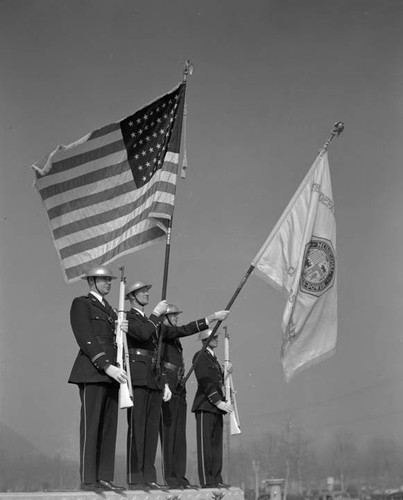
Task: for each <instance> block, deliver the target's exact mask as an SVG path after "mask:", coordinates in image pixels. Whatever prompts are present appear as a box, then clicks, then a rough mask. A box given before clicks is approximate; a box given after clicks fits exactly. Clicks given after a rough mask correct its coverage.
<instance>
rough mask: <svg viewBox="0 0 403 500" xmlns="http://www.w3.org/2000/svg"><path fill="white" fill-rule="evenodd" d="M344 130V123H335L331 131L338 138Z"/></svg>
mask: <svg viewBox="0 0 403 500" xmlns="http://www.w3.org/2000/svg"><path fill="white" fill-rule="evenodd" d="M343 130H344V123H343V122H337V123H335V124H334V127H333V131H334V132H335V133H336V135H337V136H339V135H340V134H341V133H342V132H343Z"/></svg>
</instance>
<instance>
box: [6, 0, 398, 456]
mask: <svg viewBox="0 0 403 500" xmlns="http://www.w3.org/2000/svg"><path fill="white" fill-rule="evenodd" d="M402 46H403V2H402V1H401V0H354V1H351V0H305V1H301V0H262V1H253V0H248V1H246V0H245V1H240V0H221V1H220V2H217V1H215V0H211V1H210V0H204V1H196V0H181V1H178V0H172V1H170V2H167V1H166V0H160V1H153V0H151V1H147V2H140V1H136V0H130V1H129V0H113V1H112V0H110V1H105V0H93V1H90V0H69V1H63V0H59V1H54V0H52V1H51V0H38V1H30V2H26V1H22V0H0V60H1V68H2V71H1V82H0V124H1V129H0V151H1V154H0V161H1V170H0V175H1V183H0V190H1V196H0V238H1V240H0V241H1V247H0V249H1V261H0V272H1V300H0V308H1V309H0V318H1V320H0V321H1V339H0V404H1V409H0V412H1V413H0V421H1V422H3V423H5V424H7V425H9V426H11V427H12V428H13V429H14V430H15V431H16V432H18V433H20V434H21V435H22V436H24V437H26V438H28V439H29V440H30V441H31V442H32V443H33V444H34V445H35V446H37V447H38V448H39V449H40V450H41V451H45V452H46V453H49V454H54V453H57V452H61V453H63V454H65V455H67V456H70V457H74V458H76V457H77V456H78V425H79V398H78V390H77V388H76V387H75V386H72V385H68V384H67V379H68V376H69V373H70V369H71V366H72V364H73V361H74V359H75V356H76V353H77V345H76V343H75V340H74V337H73V334H72V332H71V329H70V325H69V309H70V304H71V301H72V299H73V298H74V297H75V296H77V295H81V294H85V293H86V292H87V290H86V286H85V283H84V282H82V281H80V282H77V283H74V284H70V285H67V284H66V283H65V282H64V281H63V275H62V271H61V268H60V264H59V261H58V257H57V254H56V251H55V249H54V246H53V242H52V239H51V234H50V230H49V227H48V222H47V219H46V213H45V210H44V207H43V206H42V203H41V200H40V197H39V195H38V193H37V192H36V191H35V190H34V189H33V187H32V184H33V180H34V176H33V173H32V171H31V170H30V168H29V167H30V165H31V164H32V163H34V162H35V161H37V160H39V159H41V158H42V157H43V156H44V155H45V154H46V153H48V152H49V151H50V150H53V149H54V148H55V147H56V145H58V144H69V143H70V142H73V141H74V140H76V139H78V138H80V137H82V136H83V135H85V134H86V133H88V132H90V131H92V130H95V129H96V128H98V127H100V126H102V125H105V124H107V123H110V122H112V121H115V120H118V119H120V118H123V117H125V116H127V115H129V114H131V113H133V112H134V111H136V110H137V109H139V108H140V107H142V106H143V105H144V104H146V103H148V102H150V101H151V100H153V99H155V98H156V97H158V96H160V95H161V94H164V93H165V92H167V91H169V90H170V89H172V88H173V87H174V86H175V85H176V84H177V83H178V82H179V81H181V79H182V71H183V66H184V62H185V60H186V59H187V58H189V59H191V61H192V62H193V64H194V73H193V76H192V77H191V78H189V80H188V88H187V105H188V118H187V148H188V163H189V168H188V174H187V178H186V180H179V182H178V189H177V198H176V205H175V217H174V226H173V238H172V249H171V262H170V274H169V282H168V300H169V301H170V302H174V303H176V304H178V305H179V306H180V307H181V308H182V309H183V310H184V313H183V315H182V317H181V320H182V323H185V322H188V321H191V320H193V319H196V318H199V317H203V316H205V315H207V314H209V313H211V312H214V311H215V310H218V309H223V308H224V307H225V306H226V304H227V303H228V301H229V299H230V298H231V296H232V294H233V292H234V291H235V289H236V287H237V286H238V284H239V282H240V280H241V278H242V276H243V275H244V273H245V271H246V270H247V268H248V267H249V265H250V262H251V260H252V259H253V257H254V256H255V254H256V253H257V251H258V250H259V248H260V246H261V245H262V243H263V241H264V240H265V239H266V237H267V236H268V234H269V232H270V231H271V229H272V228H273V226H274V225H275V223H276V222H277V220H278V218H279V217H280V215H281V213H282V211H283V210H284V208H285V207H286V205H287V203H288V202H289V200H290V198H291V197H292V195H293V193H294V192H295V190H296V189H297V187H298V185H299V183H300V182H301V181H302V179H303V177H304V175H305V174H306V172H307V170H308V169H309V167H310V166H311V164H312V162H313V160H314V158H315V156H316V154H317V151H318V149H319V148H320V147H321V146H322V144H323V143H324V141H325V140H326V139H327V138H328V136H329V134H330V132H331V130H332V128H333V124H334V123H335V122H337V121H343V122H344V123H345V131H344V133H343V134H342V135H341V136H340V137H339V138H338V139H335V140H334V141H333V142H332V144H331V146H330V148H329V163H330V169H331V176H332V184H333V196H334V202H335V216H336V225H337V252H338V296H339V310H338V317H339V331H338V341H337V349H336V353H335V355H334V356H333V357H332V358H330V359H328V360H326V361H323V362H321V363H320V364H318V365H316V366H314V367H311V368H309V369H307V370H306V371H304V372H301V373H300V374H298V375H297V376H296V377H295V378H294V379H292V380H291V381H290V382H289V383H286V382H285V380H284V377H283V373H282V368H281V363H280V346H281V336H282V334H281V326H280V323H281V317H282V314H283V309H284V305H285V302H284V300H285V299H284V297H283V296H282V295H281V294H279V293H278V292H277V291H275V290H274V289H272V288H270V287H269V285H267V284H266V283H265V282H264V281H263V280H261V279H260V278H258V277H257V276H254V275H252V276H251V277H250V278H249V280H248V281H247V283H246V285H245V287H244V288H243V290H242V292H241V295H240V296H239V297H238V299H237V300H236V302H235V304H234V305H233V307H232V311H231V315H230V317H229V319H228V321H227V326H228V332H229V333H230V335H231V358H232V361H233V364H234V374H233V378H234V382H235V388H236V389H237V402H238V407H239V412H240V419H241V424H242V430H243V434H242V436H241V438H234V439H242V440H244V442H248V441H250V440H254V439H258V437H259V435H260V434H261V433H263V432H267V431H269V430H273V431H275V432H282V430H283V429H284V428H285V426H286V424H287V422H291V423H292V425H293V426H294V427H295V428H300V429H302V430H304V431H305V432H307V433H310V434H311V435H313V436H314V437H315V438H316V439H317V440H318V441H319V442H320V441H321V440H325V439H326V437H328V436H330V435H331V434H332V433H333V432H335V431H336V430H337V429H340V428H349V429H351V430H352V431H353V432H354V433H355V434H356V435H357V436H360V437H362V438H363V439H364V438H366V437H370V436H373V435H375V434H382V435H387V436H394V437H395V438H396V439H398V440H399V441H400V442H403V425H402V420H403V401H402V389H403V387H402V386H403V379H402V375H403V374H402V370H403V368H402V367H403V363H402V357H403V329H402V319H403V279H402V272H403V268H402V247H403V230H402V225H403V223H402V220H403V217H402V215H403V203H402V194H401V191H402V188H403V168H402V158H403V140H402V137H403V91H402V89H403V55H402V54H403V52H402ZM163 259H164V245H163V244H158V245H154V246H152V247H150V248H149V249H147V250H146V251H142V252H137V253H134V254H131V255H128V256H126V257H124V258H122V259H120V260H118V261H117V262H115V263H113V264H112V265H111V267H112V269H113V270H114V271H115V272H117V270H118V266H120V265H125V266H126V274H127V279H128V281H129V282H132V281H134V280H137V279H141V280H144V281H147V282H150V283H153V284H154V287H153V288H152V290H151V304H150V305H151V306H153V304H154V303H156V302H158V301H159V299H160V296H161V282H162V274H163ZM109 300H110V302H111V303H112V304H114V305H117V301H118V286H117V285H116V286H115V287H114V288H113V289H112V292H111V294H110V296H109ZM150 310H151V307H150V308H149V310H148V312H149V311H150ZM183 343H184V348H185V353H186V361H187V366H188V367H189V366H190V359H191V357H192V355H193V353H194V352H195V351H196V350H197V349H198V348H199V344H198V342H197V340H196V338H190V339H186V340H184V342H183ZM219 354H220V355H221V357H222V346H221V348H220V349H219ZM194 385H195V383H194V378H193V376H192V377H191V379H190V380H189V382H188V393H189V396H188V399H189V406H190V404H191V402H192V399H193V394H194ZM122 422H123V423H122V424H121V425H120V428H119V435H120V438H119V439H120V440H121V442H123V438H122V436H124V433H125V430H126V429H125V423H124V420H122ZM193 433H194V419H193V416H189V439H190V446H191V447H192V446H194V438H193ZM118 452H119V453H124V445H119V449H118Z"/></svg>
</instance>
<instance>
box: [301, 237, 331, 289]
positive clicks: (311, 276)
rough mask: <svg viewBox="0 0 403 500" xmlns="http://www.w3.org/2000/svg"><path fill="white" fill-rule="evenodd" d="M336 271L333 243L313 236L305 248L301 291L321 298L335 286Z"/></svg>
mask: <svg viewBox="0 0 403 500" xmlns="http://www.w3.org/2000/svg"><path fill="white" fill-rule="evenodd" d="M335 271H336V257H335V252H334V250H333V246H332V242H331V241H329V240H326V239H324V238H318V237H316V236H313V237H312V240H311V241H310V242H309V243H308V244H307V245H306V248H305V256H304V269H303V271H302V275H301V282H300V288H301V291H302V292H306V293H309V294H310V295H315V296H316V297H319V296H320V295H322V294H324V293H325V292H326V291H327V290H328V289H329V288H330V287H331V286H332V285H333V282H334V277H335Z"/></svg>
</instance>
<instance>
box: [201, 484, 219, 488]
mask: <svg viewBox="0 0 403 500" xmlns="http://www.w3.org/2000/svg"><path fill="white" fill-rule="evenodd" d="M201 488H218V484H206V485H204V486H201Z"/></svg>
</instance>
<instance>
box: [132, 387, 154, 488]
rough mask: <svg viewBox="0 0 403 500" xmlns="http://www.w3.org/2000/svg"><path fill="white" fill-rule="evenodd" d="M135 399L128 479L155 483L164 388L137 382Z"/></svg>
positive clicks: (134, 389) (136, 481)
mask: <svg viewBox="0 0 403 500" xmlns="http://www.w3.org/2000/svg"><path fill="white" fill-rule="evenodd" d="M133 403H134V406H133V407H132V408H129V409H128V411H127V423H128V431H127V482H128V483H129V484H138V483H155V482H156V480H157V474H156V471H155V465H154V462H155V455H156V454H157V445H158V430H159V421H160V416H161V415H160V414H161V404H162V391H161V390H153V389H149V388H147V387H138V386H134V387H133Z"/></svg>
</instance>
